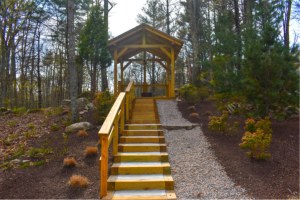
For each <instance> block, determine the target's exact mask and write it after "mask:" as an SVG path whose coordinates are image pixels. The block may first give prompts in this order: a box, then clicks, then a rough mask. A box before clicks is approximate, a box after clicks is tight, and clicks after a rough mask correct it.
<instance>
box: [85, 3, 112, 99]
mask: <svg viewBox="0 0 300 200" xmlns="http://www.w3.org/2000/svg"><path fill="white" fill-rule="evenodd" d="M107 39H108V38H107V31H106V28H105V23H104V20H103V12H102V8H101V6H100V4H96V5H95V6H93V7H92V8H91V12H90V14H89V16H88V19H87V21H86V23H85V26H84V27H83V29H82V32H81V34H80V42H79V52H80V55H81V56H82V58H83V59H84V60H85V61H86V63H87V65H90V66H91V67H90V75H91V93H92V94H94V93H95V91H96V87H97V82H96V80H97V75H98V73H97V71H98V69H99V66H101V69H102V68H105V69H106V68H107V66H109V65H110V63H111V58H110V56H109V52H108V49H107ZM103 75H104V74H102V76H103ZM102 86H103V85H102ZM102 89H104V90H105V89H107V85H104V86H103V88H102Z"/></svg>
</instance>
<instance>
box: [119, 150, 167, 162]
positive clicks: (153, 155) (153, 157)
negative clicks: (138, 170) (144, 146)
mask: <svg viewBox="0 0 300 200" xmlns="http://www.w3.org/2000/svg"><path fill="white" fill-rule="evenodd" d="M114 161H115V162H167V161H168V153H166V152H119V153H118V154H117V155H115V156H114Z"/></svg>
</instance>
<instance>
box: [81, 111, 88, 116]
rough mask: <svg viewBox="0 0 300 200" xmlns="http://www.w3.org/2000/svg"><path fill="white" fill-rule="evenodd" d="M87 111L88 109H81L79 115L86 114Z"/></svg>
mask: <svg viewBox="0 0 300 200" xmlns="http://www.w3.org/2000/svg"><path fill="white" fill-rule="evenodd" d="M87 112H88V111H87V110H83V111H80V112H79V115H84V114H86V113H87Z"/></svg>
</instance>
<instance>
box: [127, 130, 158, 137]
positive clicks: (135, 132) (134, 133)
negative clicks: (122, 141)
mask: <svg viewBox="0 0 300 200" xmlns="http://www.w3.org/2000/svg"><path fill="white" fill-rule="evenodd" d="M121 135H123V136H162V135H163V130H143V129H141V130H125V131H123V132H121Z"/></svg>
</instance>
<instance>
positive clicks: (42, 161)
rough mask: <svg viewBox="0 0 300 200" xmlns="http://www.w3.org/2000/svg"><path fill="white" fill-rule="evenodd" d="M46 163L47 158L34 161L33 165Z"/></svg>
mask: <svg viewBox="0 0 300 200" xmlns="http://www.w3.org/2000/svg"><path fill="white" fill-rule="evenodd" d="M44 164H46V161H45V160H39V161H36V162H32V166H42V165H44Z"/></svg>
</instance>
